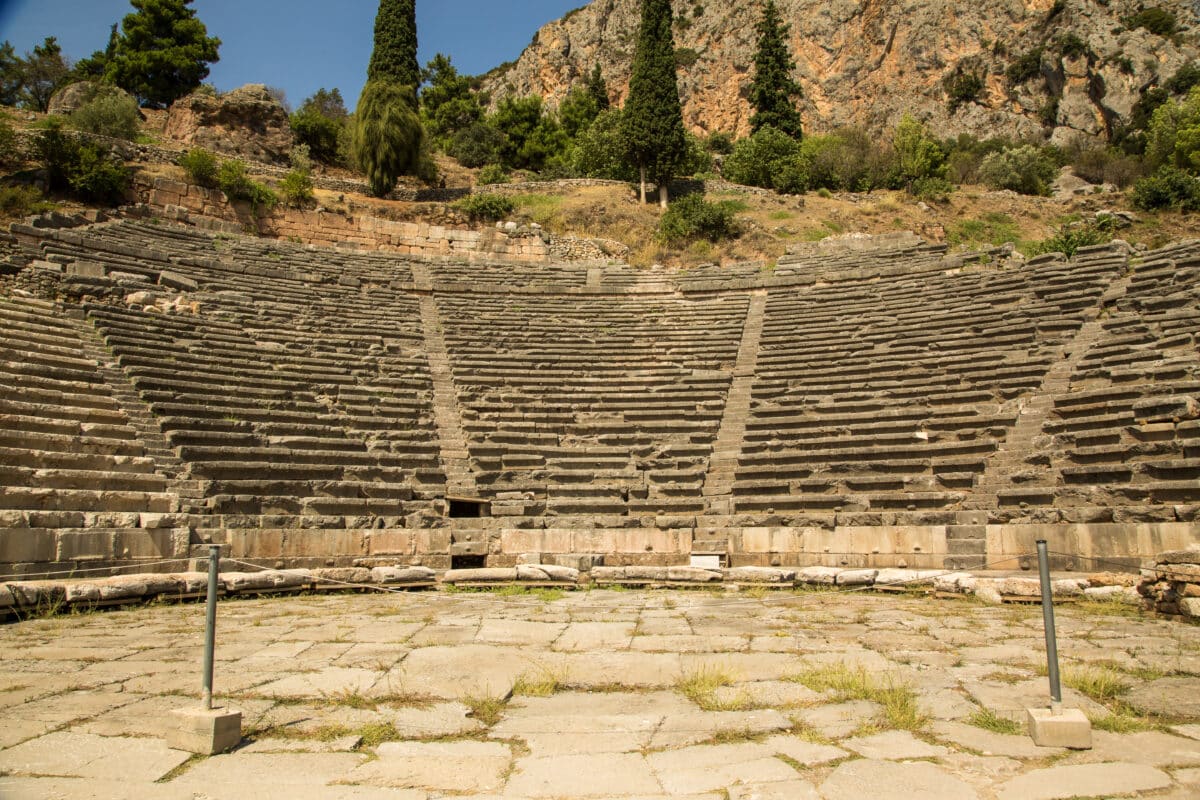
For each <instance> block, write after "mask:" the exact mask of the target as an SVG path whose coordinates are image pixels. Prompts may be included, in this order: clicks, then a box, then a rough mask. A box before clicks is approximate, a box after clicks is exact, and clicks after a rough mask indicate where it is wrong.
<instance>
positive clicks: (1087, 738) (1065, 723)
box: [1028, 708, 1092, 750]
mask: <svg viewBox="0 0 1200 800" xmlns="http://www.w3.org/2000/svg"><path fill="white" fill-rule="evenodd" d="M1028 712H1029V735H1030V736H1031V737H1033V743H1034V744H1036V745H1037V746H1038V747H1068V748H1070V749H1072V750H1091V749H1092V723H1091V721H1090V720H1089V719H1088V718H1087V716H1086V715H1085V714H1084V713H1083V712H1082V711H1080V710H1079V709H1078V708H1064V709H1060V710H1059V711H1058V712H1057V713H1055V712H1054V711H1053V710H1052V709H1049V708H1031V709H1028Z"/></svg>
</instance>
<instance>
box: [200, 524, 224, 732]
mask: <svg viewBox="0 0 1200 800" xmlns="http://www.w3.org/2000/svg"><path fill="white" fill-rule="evenodd" d="M220 563H221V546H220V545H215V544H214V545H209V548H208V604H207V608H206V609H205V610H206V613H207V616H206V621H205V627H204V687H203V694H202V695H201V702H202V703H203V706H204V710H205V711H209V710H211V709H212V687H213V650H214V649H215V648H216V644H217V573H218V571H219V568H220Z"/></svg>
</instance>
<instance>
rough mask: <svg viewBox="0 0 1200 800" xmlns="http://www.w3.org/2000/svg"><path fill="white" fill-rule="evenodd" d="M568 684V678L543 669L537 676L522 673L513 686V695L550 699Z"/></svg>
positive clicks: (562, 674)
mask: <svg viewBox="0 0 1200 800" xmlns="http://www.w3.org/2000/svg"><path fill="white" fill-rule="evenodd" d="M566 682H567V676H566V674H565V673H562V672H555V671H554V670H551V669H549V668H547V667H542V668H541V670H539V672H538V673H537V674H535V675H529V674H526V673H522V674H521V675H519V676H518V677H517V680H516V682H515V683H514V684H513V688H512V693H513V695H514V696H521V697H549V696H550V695H552V694H554V693H555V692H557V691H558V690H559V689H562V688H563V687H564V686H565V685H566Z"/></svg>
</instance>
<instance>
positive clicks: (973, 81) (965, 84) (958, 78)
mask: <svg viewBox="0 0 1200 800" xmlns="http://www.w3.org/2000/svg"><path fill="white" fill-rule="evenodd" d="M942 86H943V88H945V90H946V103H947V105H948V106H949V107H950V113H951V114H953V113H954V112H955V111H957V110H958V109H959V107H960V106H965V105H967V104H968V103H974V102H976V101H978V100H979V95H980V94H981V93H982V92H983V78H982V77H981V76H980V75H979V74H978V73H976V72H973V71H971V70H968V69H964V68H963V67H961V66H960V67H958V68H957V69H955V70H954V72H952V73H950V74H949V75H947V76H946V77H945V79H943V81H942Z"/></svg>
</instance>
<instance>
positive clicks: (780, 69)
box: [750, 0, 802, 139]
mask: <svg viewBox="0 0 1200 800" xmlns="http://www.w3.org/2000/svg"><path fill="white" fill-rule="evenodd" d="M789 27H790V26H788V25H786V24H785V23H784V22H783V20H781V19H780V18H779V10H778V9H777V8H776V7H775V0H767V4H766V6H765V7H764V8H763V16H762V19H761V20H759V23H758V27H757V30H758V50H757V51H756V52H755V54H754V80H753V81H752V82H751V83H750V104H751V105H753V106H754V109H755V112H756V113H755V114H754V116H752V117H751V118H750V127H751V129H752V130H753V132H754V133H758V131H759V130H761V129H762V128H766V127H768V126H769V127H772V128H776V129H778V130H781V131H783V132H784V133H786V134H788V135H789V136H791V137H793V138H795V139H799V138H800V136H801V133H802V129H801V124H800V112H799V111H797V110H796V106H795V105H794V104H793V103H792V98H793V97H799V96H800V94H801V89H800V84H798V83H796V81H795V80H794V79H793V78H792V71H793V70H795V69H796V62H794V61H792V53H791V51H790V50H789V49H788V45H787V35H788V29H789Z"/></svg>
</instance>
